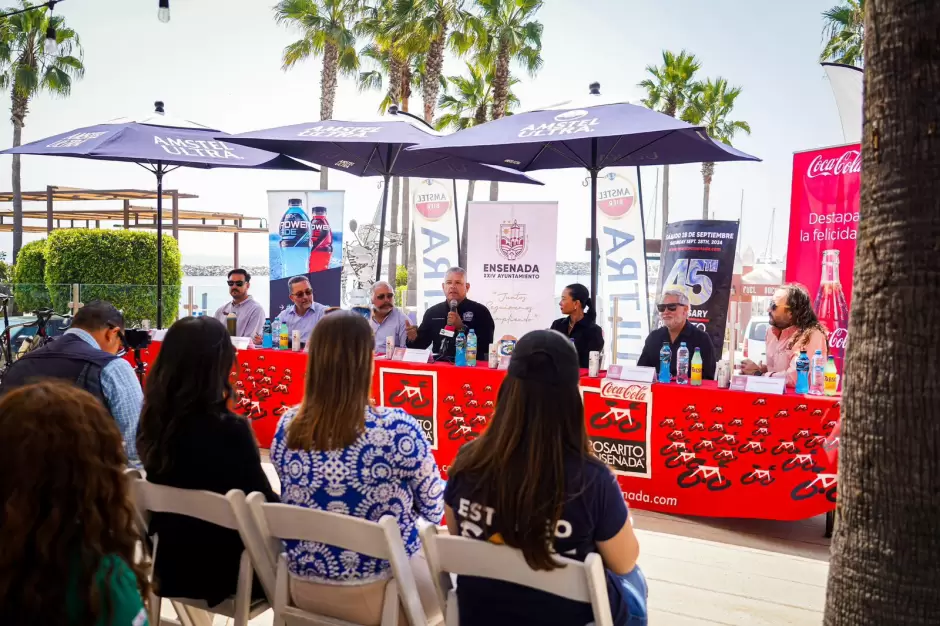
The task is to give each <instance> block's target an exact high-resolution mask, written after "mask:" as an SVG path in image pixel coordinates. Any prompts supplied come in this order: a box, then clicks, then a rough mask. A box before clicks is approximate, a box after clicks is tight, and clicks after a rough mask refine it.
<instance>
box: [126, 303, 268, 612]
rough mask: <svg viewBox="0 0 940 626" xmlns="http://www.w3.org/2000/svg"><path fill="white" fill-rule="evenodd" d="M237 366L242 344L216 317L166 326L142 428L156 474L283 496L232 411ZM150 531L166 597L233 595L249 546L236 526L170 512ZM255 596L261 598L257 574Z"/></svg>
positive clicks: (173, 482) (220, 489) (140, 440)
mask: <svg viewBox="0 0 940 626" xmlns="http://www.w3.org/2000/svg"><path fill="white" fill-rule="evenodd" d="M234 366H235V348H234V347H232V340H231V338H230V337H229V334H228V331H227V330H226V329H225V326H223V325H222V323H221V322H219V321H218V320H216V319H214V318H211V317H184V318H183V319H181V320H179V321H178V322H176V323H175V324H173V326H171V327H170V329H169V330H168V331H167V333H166V337H165V338H164V340H163V344H162V345H161V346H160V353H159V354H158V355H157V360H156V362H155V363H154V365H153V369H152V370H151V371H150V373H149V374H148V375H147V388H146V390H145V393H144V408H143V411H142V413H141V415H140V425H139V426H138V431H137V450H138V452H139V453H140V458H141V461H143V464H144V469H145V470H146V471H147V480H148V481H150V482H152V483H157V484H160V485H168V486H170V487H178V488H180V489H201V490H205V491H212V492H215V493H219V494H223V495H224V494H226V493H228V492H229V491H230V490H232V489H240V490H242V491H244V492H245V493H250V492H252V491H260V492H262V493H264V494H265V496H266V497H267V498H268V500H270V501H272V502H277V500H278V498H277V495H276V494H275V493H274V492H273V491H272V490H271V485H270V483H269V482H268V478H267V476H266V475H265V473H264V470H263V469H262V468H261V456H260V453H259V452H258V443H257V442H256V441H255V437H254V433H253V432H252V430H251V426H249V424H248V422H247V421H246V420H245V419H244V418H242V417H239V416H237V415H235V414H234V413H232V412H231V410H230V409H229V404H230V400H231V399H232V398H233V397H234V393H233V392H232V387H231V384H230V382H229V374H230V373H231V371H232V368H233V367H234ZM149 531H150V533H151V534H158V535H159V537H160V542H159V545H158V546H157V553H156V559H155V563H154V587H155V588H156V591H157V594H158V595H160V596H163V597H177V598H192V599H200V600H205V601H206V603H207V604H208V605H209V606H215V605H217V604H219V603H221V602H222V601H223V600H225V599H226V598H228V597H229V596H231V595H232V594H234V593H235V587H236V583H237V580H238V566H239V559H240V558H241V553H242V551H243V550H244V548H243V546H242V542H241V539H240V538H239V536H238V532H237V531H234V530H228V529H224V528H219V527H218V526H215V525H213V524H209V523H208V522H203V521H200V520H196V519H192V518H189V517H184V516H181V515H173V514H167V513H155V514H154V515H153V518H152V520H151V522H150V526H149ZM196 555H198V558H193V557H194V556H196ZM254 595H255V596H256V597H262V596H263V590H262V589H261V587H260V585H259V584H257V581H256V584H255V589H254Z"/></svg>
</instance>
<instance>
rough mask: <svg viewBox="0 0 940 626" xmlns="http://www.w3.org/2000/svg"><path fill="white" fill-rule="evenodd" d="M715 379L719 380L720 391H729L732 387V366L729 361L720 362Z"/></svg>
mask: <svg viewBox="0 0 940 626" xmlns="http://www.w3.org/2000/svg"><path fill="white" fill-rule="evenodd" d="M715 378H716V379H718V388H719V389H727V388H728V387H730V386H731V366H730V365H728V362H727V361H719V362H718V372H717V374H716V375H715Z"/></svg>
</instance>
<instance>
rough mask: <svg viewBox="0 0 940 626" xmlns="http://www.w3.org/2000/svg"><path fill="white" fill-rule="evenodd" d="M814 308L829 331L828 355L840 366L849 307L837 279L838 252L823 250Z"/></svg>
mask: <svg viewBox="0 0 940 626" xmlns="http://www.w3.org/2000/svg"><path fill="white" fill-rule="evenodd" d="M814 308H815V309H816V317H818V318H819V321H820V322H822V324H823V326H825V327H826V330H828V331H829V354H830V355H831V356H834V357H835V358H836V361H838V362H839V363H840V364H841V362H842V359H843V358H844V357H845V349H846V348H847V347H848V345H849V306H848V304H846V302H845V294H844V293H843V292H842V281H841V280H840V279H839V251H838V250H823V256H822V275H821V276H820V278H819V291H818V292H817V293H816V305H815V307H814Z"/></svg>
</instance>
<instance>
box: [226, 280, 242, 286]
mask: <svg viewBox="0 0 940 626" xmlns="http://www.w3.org/2000/svg"><path fill="white" fill-rule="evenodd" d="M235 285H238V286H239V287H242V286H244V285H245V281H243V280H230V281H228V286H229V287H234V286H235Z"/></svg>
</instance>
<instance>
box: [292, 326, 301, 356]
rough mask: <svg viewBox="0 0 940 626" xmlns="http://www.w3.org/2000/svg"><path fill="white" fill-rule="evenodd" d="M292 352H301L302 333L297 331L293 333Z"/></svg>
mask: <svg viewBox="0 0 940 626" xmlns="http://www.w3.org/2000/svg"><path fill="white" fill-rule="evenodd" d="M290 347H291V350H293V351H294V352H300V331H299V330H295V331H294V332H292V333H291V344H290Z"/></svg>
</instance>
